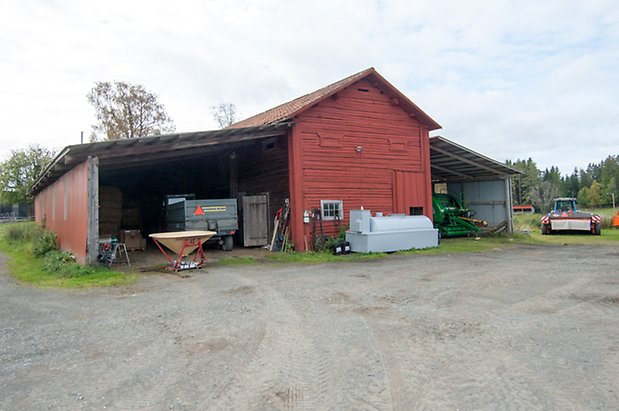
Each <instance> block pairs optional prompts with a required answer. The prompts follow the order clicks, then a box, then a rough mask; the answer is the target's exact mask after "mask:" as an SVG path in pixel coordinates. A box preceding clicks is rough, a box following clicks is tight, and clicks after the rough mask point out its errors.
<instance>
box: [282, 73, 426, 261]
mask: <svg viewBox="0 0 619 411" xmlns="http://www.w3.org/2000/svg"><path fill="white" fill-rule="evenodd" d="M289 145H290V157H289V161H290V189H291V201H292V215H291V225H292V233H293V241H294V243H295V245H296V248H297V249H304V248H305V246H304V244H305V240H306V239H307V240H308V241H309V239H310V234H311V227H310V224H303V222H302V218H303V211H304V210H312V209H314V208H318V207H320V200H342V201H343V206H344V219H343V221H342V225H343V226H345V225H346V224H348V219H349V212H350V210H352V209H359V208H361V207H363V208H364V209H366V210H372V211H373V212H383V213H385V214H391V213H405V214H408V213H409V210H410V208H411V207H421V208H422V209H423V213H424V214H425V215H426V216H428V217H429V218H432V197H431V195H432V194H431V182H430V164H429V161H430V151H429V137H428V129H427V127H425V126H423V125H422V124H421V123H420V122H419V121H417V120H416V119H414V118H412V117H411V116H410V115H409V114H408V113H407V112H406V111H405V110H403V109H402V108H401V107H400V106H398V105H397V103H394V102H392V101H391V100H390V98H389V97H388V96H387V95H386V94H384V93H383V92H382V91H381V90H380V89H378V88H377V87H375V86H374V85H372V84H371V83H370V82H368V81H366V80H362V81H360V82H358V83H356V84H355V85H353V86H350V87H349V88H347V89H345V90H343V91H341V92H339V93H338V94H337V95H336V96H335V97H333V98H329V99H327V100H325V101H323V102H321V103H319V104H318V105H317V106H315V107H313V108H311V109H309V110H308V111H306V112H304V113H303V114H302V115H300V116H299V117H298V118H296V119H295V127H294V129H293V132H292V134H291V139H290V142H289ZM323 224H324V229H325V232H326V234H328V235H336V234H337V228H336V225H335V223H334V222H324V223H323Z"/></svg>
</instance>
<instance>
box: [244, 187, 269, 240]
mask: <svg viewBox="0 0 619 411" xmlns="http://www.w3.org/2000/svg"><path fill="white" fill-rule="evenodd" d="M268 209H269V199H268V197H267V195H266V194H261V195H256V196H245V197H243V245H244V246H245V247H252V246H261V245H266V244H268V243H269V223H268V219H267V214H268Z"/></svg>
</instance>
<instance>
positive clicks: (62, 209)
mask: <svg viewBox="0 0 619 411" xmlns="http://www.w3.org/2000/svg"><path fill="white" fill-rule="evenodd" d="M34 213H35V220H36V222H37V224H40V225H45V227H47V228H48V229H50V230H52V231H54V232H55V233H56V235H57V236H58V243H59V244H58V245H59V247H60V248H61V249H62V250H65V251H70V252H71V253H73V254H74V255H75V257H76V259H77V261H78V262H80V263H82V264H85V263H86V238H87V230H88V163H87V162H83V163H81V164H79V165H77V166H75V167H74V168H73V169H72V170H70V171H69V172H67V173H65V174H64V175H63V176H62V177H60V178H59V179H58V180H56V181H55V182H54V183H53V184H52V185H50V186H49V187H47V188H46V189H45V190H43V191H41V192H40V193H39V194H37V196H36V198H35V201H34Z"/></svg>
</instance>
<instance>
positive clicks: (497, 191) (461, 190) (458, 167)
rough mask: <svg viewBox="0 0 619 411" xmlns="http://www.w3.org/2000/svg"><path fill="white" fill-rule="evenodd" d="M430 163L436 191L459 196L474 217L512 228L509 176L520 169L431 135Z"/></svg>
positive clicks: (490, 223)
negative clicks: (472, 212)
mask: <svg viewBox="0 0 619 411" xmlns="http://www.w3.org/2000/svg"><path fill="white" fill-rule="evenodd" d="M430 167H431V171H432V183H433V184H434V189H435V191H436V192H439V191H443V192H446V193H448V194H450V195H452V196H453V197H455V198H458V199H461V200H462V201H463V202H464V203H465V205H466V206H467V207H468V208H470V209H471V210H473V211H474V212H475V218H477V219H480V220H485V221H487V222H488V225H490V226H496V227H498V226H501V225H505V228H506V229H507V231H508V232H512V231H513V222H512V200H511V176H512V175H514V174H521V173H520V171H518V170H515V169H513V168H511V167H508V166H506V165H505V164H502V163H500V162H498V161H496V160H493V159H491V158H489V157H486V156H484V155H482V154H479V153H477V152H475V151H473V150H470V149H468V148H466V147H463V146H461V145H459V144H457V143H454V142H453V141H451V140H448V139H446V138H445V137H441V136H436V137H430Z"/></svg>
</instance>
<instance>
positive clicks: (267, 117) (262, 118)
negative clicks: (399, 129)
mask: <svg viewBox="0 0 619 411" xmlns="http://www.w3.org/2000/svg"><path fill="white" fill-rule="evenodd" d="M363 79H368V80H369V81H370V82H371V83H372V84H374V85H375V86H376V87H378V88H379V89H381V90H383V91H385V92H386V93H387V95H389V96H390V97H391V99H392V100H393V102H394V103H396V104H399V105H400V106H401V107H402V108H403V109H404V110H406V111H407V112H408V113H409V114H410V115H411V116H412V117H415V118H417V119H418V120H419V121H420V122H421V123H422V124H425V125H426V126H427V127H428V129H429V130H436V129H439V128H441V126H440V125H439V124H438V123H437V122H436V121H434V120H433V119H432V118H431V117H430V116H429V115H427V114H426V113H425V112H424V111H423V110H421V109H420V108H419V107H418V106H417V105H415V103H413V102H412V101H411V100H410V99H409V98H408V97H406V96H405V95H404V94H402V92H400V91H399V90H398V89H397V88H395V87H394V86H393V85H392V84H391V83H389V82H388V81H387V80H385V78H384V77H383V76H381V75H380V74H379V73H378V72H377V71H376V70H375V69H374V67H370V68H368V69H365V70H363V71H360V72H358V73H356V74H353V75H352V76H349V77H346V78H345V79H342V80H340V81H336V82H335V83H333V84H330V85H328V86H326V87H323V88H321V89H319V90H316V91H314V92H313V93H309V94H306V95H304V96H301V97H298V98H296V99H294V100H291V101H288V102H286V103H284V104H280V105H279V106H277V107H274V108H272V109H270V110H267V111H265V112H262V113H260V114H256V115H255V116H252V117H249V118H247V119H245V120H241V121H239V122H236V123H234V124H232V125H231V126H229V127H228V128H241V127H257V126H265V125H270V124H277V123H279V122H282V121H290V120H292V119H294V117H296V116H298V115H299V114H301V113H303V112H304V111H306V110H308V109H310V108H311V107H313V106H314V105H316V104H318V103H320V102H321V101H323V100H325V99H326V98H329V97H331V96H333V95H334V94H336V93H338V92H340V91H341V90H344V89H345V88H347V87H349V86H351V85H353V84H355V83H357V82H358V81H360V80H363Z"/></svg>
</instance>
